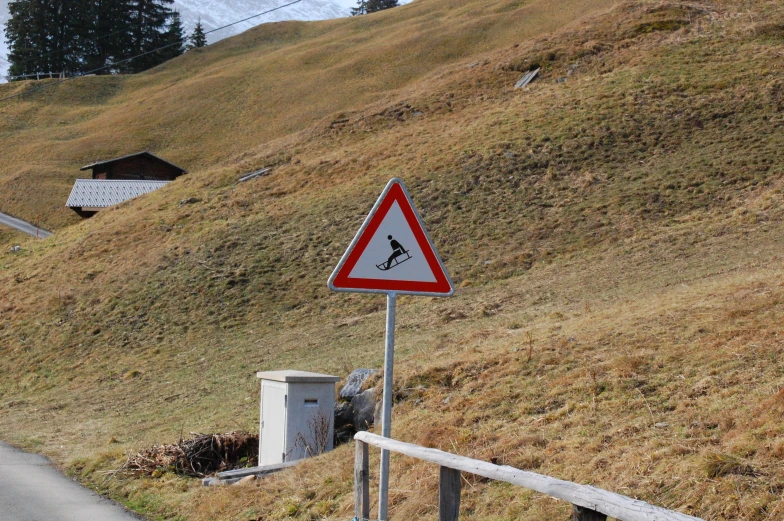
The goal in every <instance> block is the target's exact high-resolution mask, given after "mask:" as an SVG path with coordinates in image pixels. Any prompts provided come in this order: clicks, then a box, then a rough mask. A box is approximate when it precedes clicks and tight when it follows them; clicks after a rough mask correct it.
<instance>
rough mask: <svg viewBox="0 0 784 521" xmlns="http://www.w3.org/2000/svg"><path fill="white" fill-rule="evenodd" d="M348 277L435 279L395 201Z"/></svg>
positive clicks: (410, 279) (431, 280)
mask: <svg viewBox="0 0 784 521" xmlns="http://www.w3.org/2000/svg"><path fill="white" fill-rule="evenodd" d="M349 277H350V278H360V279H379V280H408V281H415V282H436V276H435V274H433V270H432V269H431V268H430V265H428V263H427V259H426V258H425V254H424V253H423V252H422V248H420V247H419V243H418V242H417V240H416V237H414V232H413V231H412V230H411V226H409V224H408V222H407V221H406V216H405V215H403V210H401V209H400V205H399V204H398V202H397V201H395V202H394V203H393V204H392V207H391V208H390V209H389V212H388V213H387V215H386V216H385V217H384V220H382V221H381V225H380V226H379V227H378V231H376V233H375V234H374V235H373V238H371V239H370V242H369V243H368V245H367V247H366V248H365V251H363V252H362V255H360V257H359V260H357V263H356V265H355V266H354V269H352V270H351V273H350V274H349Z"/></svg>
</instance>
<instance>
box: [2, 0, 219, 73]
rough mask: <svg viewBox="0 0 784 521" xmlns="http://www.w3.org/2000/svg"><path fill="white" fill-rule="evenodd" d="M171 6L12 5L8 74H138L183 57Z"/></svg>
mask: <svg viewBox="0 0 784 521" xmlns="http://www.w3.org/2000/svg"><path fill="white" fill-rule="evenodd" d="M173 3H174V0H12V1H11V2H10V3H9V4H8V8H9V12H10V15H11V17H10V18H9V20H8V22H7V23H6V38H7V42H8V45H9V56H8V58H9V62H10V70H9V72H10V75H11V76H20V75H24V74H28V75H30V74H36V73H43V74H46V75H47V77H48V74H49V73H54V74H59V73H61V72H65V73H66V74H79V73H84V72H91V71H96V72H99V73H103V74H113V73H122V72H129V73H134V72H140V71H143V70H146V69H149V68H151V67H154V66H156V65H158V64H160V63H163V62H164V61H166V60H169V59H171V58H174V57H176V56H179V55H180V54H182V53H183V51H184V44H185V36H184V30H183V25H182V20H181V18H180V15H179V13H177V12H175V11H173V10H172V9H171V8H170V6H171V5H172V4H173ZM203 36H204V35H203V31H202V38H203ZM205 43H206V41H205ZM162 47H165V48H162ZM137 55H142V56H139V57H138V58H134V59H133V60H131V61H125V60H127V59H128V58H129V57H131V56H137ZM98 69H102V70H98Z"/></svg>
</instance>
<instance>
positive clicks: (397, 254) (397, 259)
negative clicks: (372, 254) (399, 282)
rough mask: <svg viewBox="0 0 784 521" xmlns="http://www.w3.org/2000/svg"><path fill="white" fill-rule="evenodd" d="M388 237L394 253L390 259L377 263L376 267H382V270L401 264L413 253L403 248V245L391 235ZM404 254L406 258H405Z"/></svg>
mask: <svg viewBox="0 0 784 521" xmlns="http://www.w3.org/2000/svg"><path fill="white" fill-rule="evenodd" d="M387 239H389V245H390V246H392V255H390V256H389V259H387V261H386V262H382V263H381V264H376V268H378V269H380V270H381V271H387V270H391V269H392V268H395V267H397V266H400V265H401V264H403V263H404V262H406V261H407V260H409V259H410V258H411V254H410V253H408V250H406V249H405V248H403V246H402V245H401V244H400V243H399V242H397V241H396V240H395V239H393V238H392V236H391V235H389V236H387ZM404 255H405V258H403V256H404Z"/></svg>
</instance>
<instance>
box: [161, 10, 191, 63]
mask: <svg viewBox="0 0 784 521" xmlns="http://www.w3.org/2000/svg"><path fill="white" fill-rule="evenodd" d="M163 39H164V42H163V44H164V45H165V46H166V48H165V49H161V51H160V53H159V56H160V58H161V59H162V60H164V61H165V60H171V59H172V58H176V57H177V56H179V55H181V54H182V53H184V52H185V29H183V27H182V19H181V18H180V13H178V12H177V11H174V12H173V13H172V14H171V19H170V20H169V27H168V28H167V29H166V32H165V33H164V35H163Z"/></svg>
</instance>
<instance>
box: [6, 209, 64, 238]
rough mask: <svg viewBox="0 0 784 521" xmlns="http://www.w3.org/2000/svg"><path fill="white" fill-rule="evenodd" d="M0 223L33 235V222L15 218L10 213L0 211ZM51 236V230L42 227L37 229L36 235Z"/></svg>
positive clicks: (41, 236)
mask: <svg viewBox="0 0 784 521" xmlns="http://www.w3.org/2000/svg"><path fill="white" fill-rule="evenodd" d="M0 224H4V225H6V226H10V227H11V228H13V229H15V230H19V231H20V232H24V233H26V234H28V235H32V236H33V237H35V230H36V228H35V225H34V224H30V223H29V222H27V221H23V220H22V219H17V218H16V217H11V216H10V215H7V214H4V213H3V212H0ZM51 236H52V232H48V231H46V230H44V229H43V228H39V229H38V237H40V238H41V239H46V238H48V237H51Z"/></svg>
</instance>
